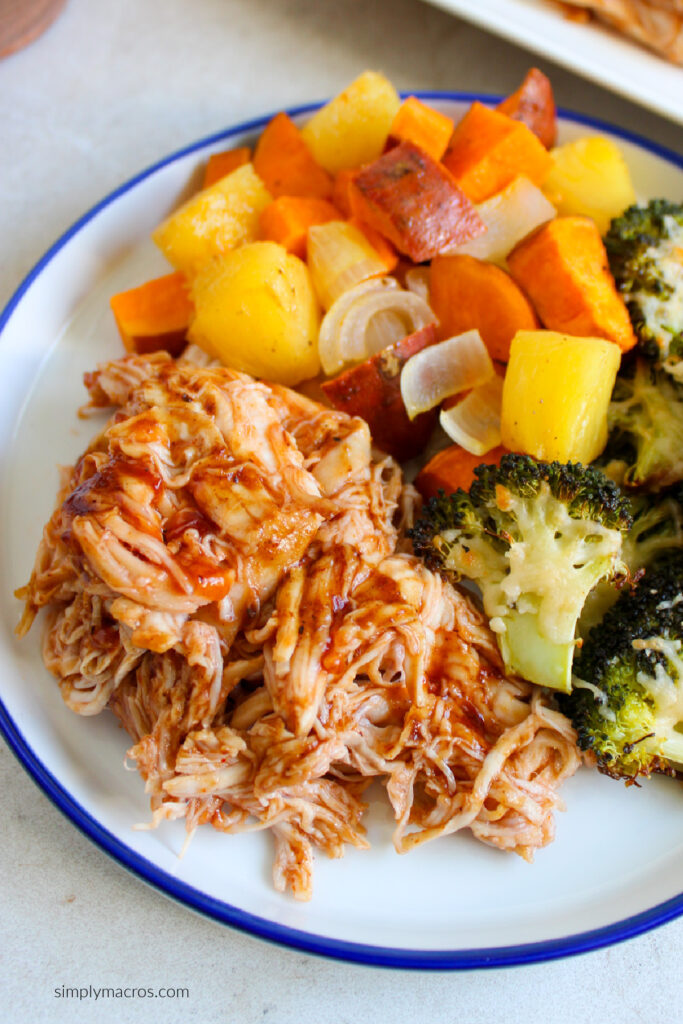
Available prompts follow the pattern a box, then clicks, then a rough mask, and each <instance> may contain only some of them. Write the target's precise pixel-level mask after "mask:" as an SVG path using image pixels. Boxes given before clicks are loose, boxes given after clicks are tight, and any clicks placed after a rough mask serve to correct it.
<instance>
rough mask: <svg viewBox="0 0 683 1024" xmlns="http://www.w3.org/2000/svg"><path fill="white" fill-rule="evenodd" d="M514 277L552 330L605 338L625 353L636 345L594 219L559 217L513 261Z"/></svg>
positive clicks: (520, 249)
mask: <svg viewBox="0 0 683 1024" xmlns="http://www.w3.org/2000/svg"><path fill="white" fill-rule="evenodd" d="M507 262H508V267H509V268H510V273H511V274H512V276H513V278H514V279H515V281H516V282H517V284H518V285H519V286H520V288H522V289H523V290H524V291H525V292H526V294H527V295H528V296H529V298H530V299H531V302H532V304H533V306H534V308H535V310H536V312H537V314H538V316H539V318H540V320H541V323H543V324H544V326H545V327H547V328H548V330H551V331H558V332H560V333H563V334H571V335H575V336H577V337H596V338H605V339H606V340H607V341H613V342H615V343H616V344H617V345H618V346H619V348H620V349H621V350H622V352H628V351H629V349H631V348H633V346H634V345H635V343H636V336H635V334H634V333H633V327H632V326H631V319H630V317H629V314H628V310H627V308H626V305H625V303H624V300H623V299H622V297H621V295H620V294H619V292H618V291H617V289H616V286H615V284H614V279H613V277H612V275H611V273H610V271H609V265H608V261H607V253H606V252H605V246H604V245H603V242H602V238H601V237H600V232H599V230H598V228H597V226H596V224H595V221H593V220H592V219H591V218H590V217H580V216H572V217H556V218H555V219H554V220H551V221H548V222H547V223H546V224H543V225H542V226H541V227H540V228H538V229H537V230H536V231H534V232H532V233H531V234H530V235H528V236H527V238H524V239H522V241H521V242H519V243H518V244H517V245H516V246H515V248H514V249H513V250H512V252H511V253H510V254H509V256H508V260H507Z"/></svg>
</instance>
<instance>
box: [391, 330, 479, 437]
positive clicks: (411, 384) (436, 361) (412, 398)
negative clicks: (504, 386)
mask: <svg viewBox="0 0 683 1024" xmlns="http://www.w3.org/2000/svg"><path fill="white" fill-rule="evenodd" d="M493 373H494V371H493V363H492V362H491V356H490V355H489V353H488V350H487V348H486V345H485V344H484V342H483V341H482V340H481V335H480V334H479V331H465V333H464V334H458V335H456V336H455V337H454V338H448V340H447V341H441V342H439V344H438V345H430V346H429V347H428V348H424V349H422V351H421V352H416V353H415V355H414V356H411V357H410V359H409V360H408V362H407V363H406V364H405V366H404V367H403V370H402V371H401V395H402V397H403V404H404V405H405V407H406V412H407V413H408V416H409V417H410V419H411V420H412V419H414V418H415V417H416V416H417V415H418V414H419V413H421V412H426V411H427V410H428V409H433V408H434V406H435V405H439V403H440V402H443V400H444V398H450V396H451V395H457V394H458V393H459V392H460V391H468V390H469V389H470V388H476V387H479V385H480V384H485V383H486V381H487V380H490V379H491V377H492V376H493Z"/></svg>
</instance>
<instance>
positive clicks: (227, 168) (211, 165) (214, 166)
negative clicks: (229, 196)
mask: <svg viewBox="0 0 683 1024" xmlns="http://www.w3.org/2000/svg"><path fill="white" fill-rule="evenodd" d="M250 160H251V150H250V149H249V146H238V147H237V148H236V149H226V150H224V152H223V153H212V154H211V156H210V157H209V160H208V163H207V165H206V167H205V168H204V181H203V182H202V188H208V187H209V185H215V184H216V182H217V181H220V179H221V178H224V177H225V175H226V174H230V173H231V172H232V171H235V170H237V168H238V167H241V166H242V164H248V163H249V161H250Z"/></svg>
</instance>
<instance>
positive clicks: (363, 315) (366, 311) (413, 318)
mask: <svg viewBox="0 0 683 1024" xmlns="http://www.w3.org/2000/svg"><path fill="white" fill-rule="evenodd" d="M389 282H391V284H390V283H389ZM373 284H374V287H372V285H373ZM352 292H353V293H354V294H352ZM435 320H436V317H435V316H434V313H433V312H432V310H431V309H430V307H429V306H428V305H427V303H426V302H425V301H424V299H421V298H420V297H419V296H418V295H414V294H413V293H412V292H406V291H403V290H402V289H401V288H400V287H399V285H398V283H397V282H396V281H395V280H394V278H391V277H389V278H380V279H378V280H375V281H374V282H365V284H364V286H363V285H357V286H356V288H353V289H349V291H348V292H345V293H344V294H343V295H341V296H340V297H339V298H338V299H337V301H336V302H335V303H333V305H332V306H331V307H330V309H329V310H328V312H327V313H326V314H325V316H324V317H323V322H322V324H321V325H320V334H319V341H318V349H319V354H320V362H321V363H322V367H323V370H324V371H325V373H326V374H328V375H329V374H333V373H337V372H338V371H339V370H341V369H342V367H344V366H346V365H348V364H349V363H357V362H362V361H363V360H364V359H368V358H369V357H370V356H373V355H375V353H376V352H381V351H382V349H384V348H386V347H387V346H388V345H393V344H394V343H395V342H397V341H400V340H401V338H405V336H406V335H407V334H413V333H414V332H415V331H419V330H421V328H423V327H426V326H427V324H431V323H434V321H435Z"/></svg>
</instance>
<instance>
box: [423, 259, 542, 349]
mask: <svg viewBox="0 0 683 1024" xmlns="http://www.w3.org/2000/svg"><path fill="white" fill-rule="evenodd" d="M429 298H430V303H431V306H432V309H433V310H434V312H435V313H436V316H437V317H438V319H439V323H440V326H439V336H440V338H442V339H444V338H452V337H453V335H455V334H462V333H463V331H469V330H472V329H473V328H476V329H477V330H478V331H479V333H480V334H481V337H482V340H483V342H484V344H485V345H486V347H487V349H488V350H489V352H490V354H491V358H492V359H497V360H499V361H500V362H502V363H506V362H507V360H508V357H509V355H510V342H511V341H512V339H513V338H514V336H515V333H516V332H517V331H519V330H523V329H527V330H535V329H536V328H537V327H538V320H537V319H536V315H535V313H534V311H533V308H532V306H531V304H530V302H529V300H528V299H527V297H526V296H525V295H524V293H523V292H522V291H521V290H520V288H519V287H518V286H517V285H516V284H515V282H514V281H513V280H512V278H511V277H510V275H509V274H506V273H505V271H504V270H501V269H500V267H496V266H495V265H494V264H493V263H485V262H484V261H483V260H478V259H475V257H474V256H465V255H454V256H437V257H436V259H434V260H432V264H431V267H430V271H429Z"/></svg>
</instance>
